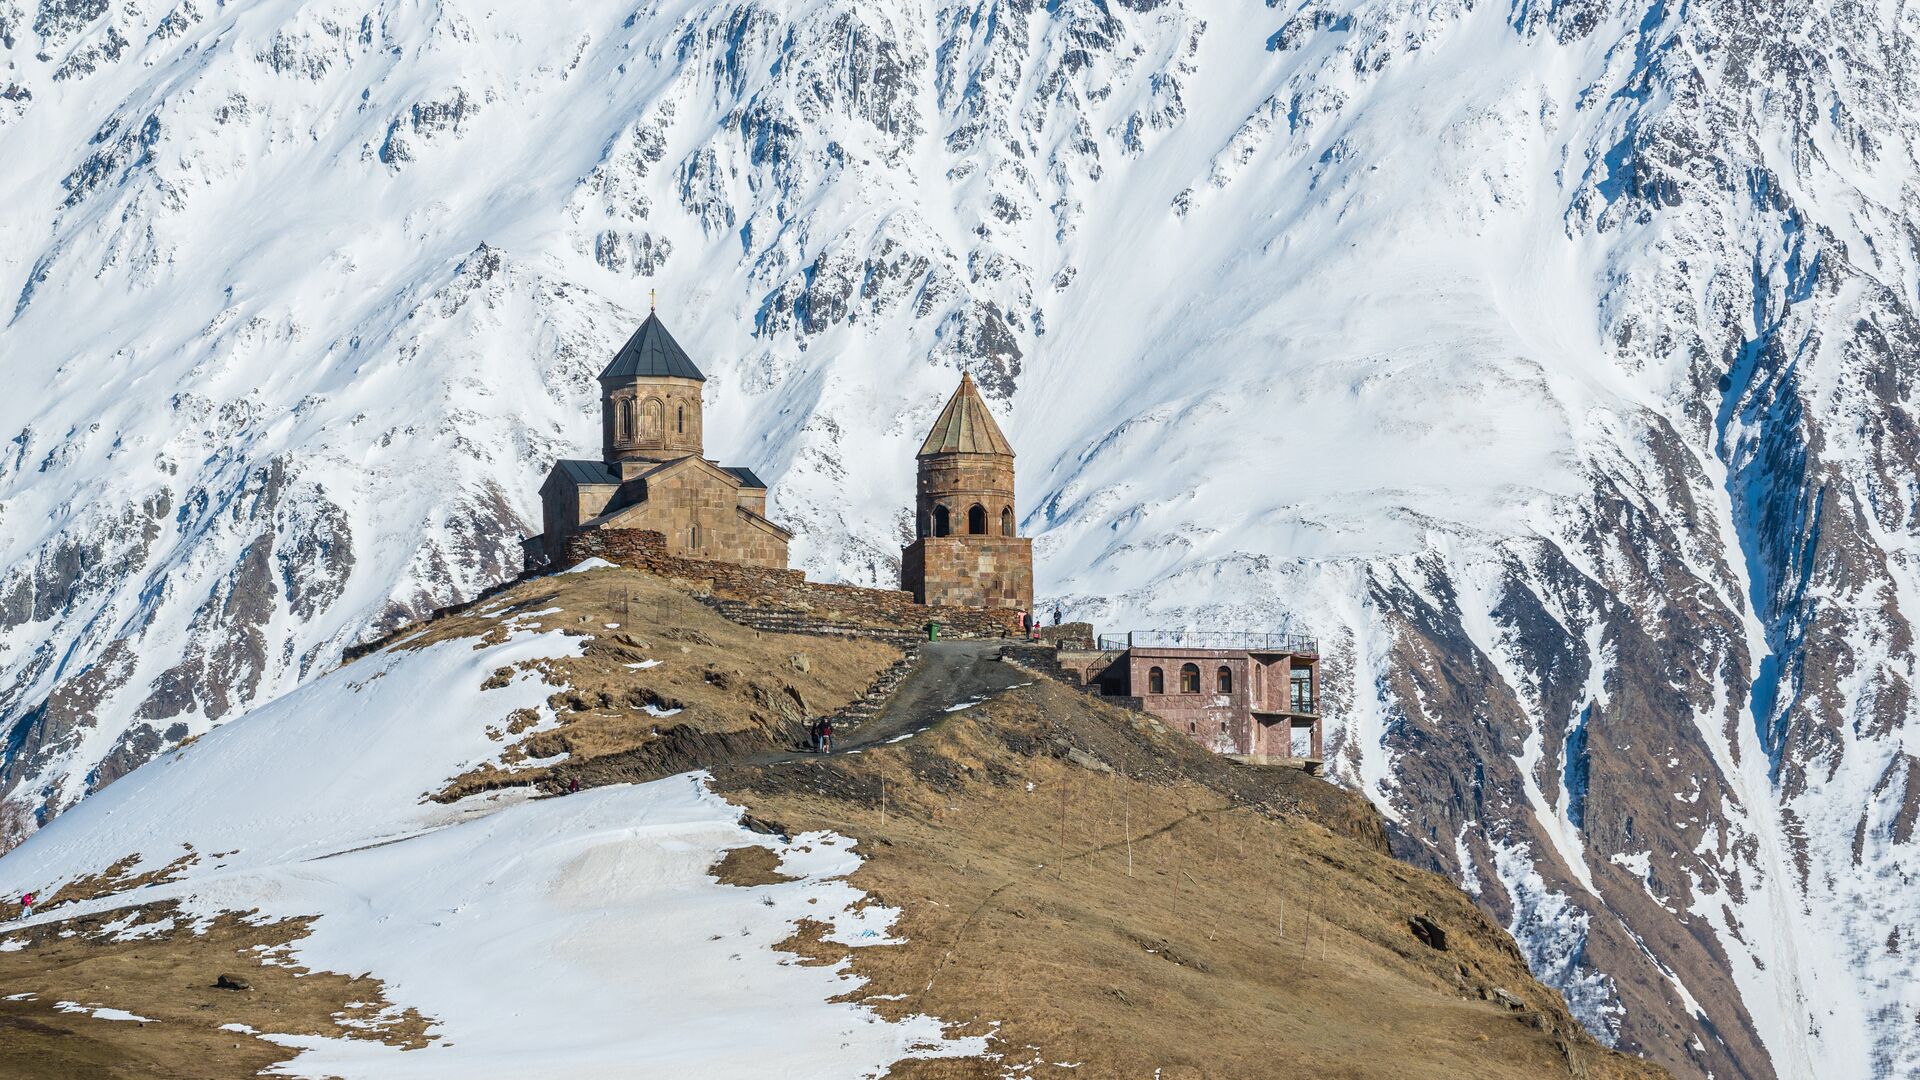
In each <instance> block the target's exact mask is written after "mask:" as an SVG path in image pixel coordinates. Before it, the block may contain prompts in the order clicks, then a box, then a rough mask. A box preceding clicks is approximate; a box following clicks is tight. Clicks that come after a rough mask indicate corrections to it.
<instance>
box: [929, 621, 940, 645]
mask: <svg viewBox="0 0 1920 1080" xmlns="http://www.w3.org/2000/svg"><path fill="white" fill-rule="evenodd" d="M927 640H928V641H939V640H940V624H939V623H937V622H934V621H932V620H931V619H929V620H928V621H927Z"/></svg>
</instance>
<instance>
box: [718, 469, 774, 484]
mask: <svg viewBox="0 0 1920 1080" xmlns="http://www.w3.org/2000/svg"><path fill="white" fill-rule="evenodd" d="M721 468H723V469H725V470H727V471H728V472H730V473H732V474H733V475H735V476H737V477H739V478H740V483H741V485H742V486H745V487H750V488H761V489H765V488H766V486H767V482H766V481H765V480H762V479H760V478H759V477H757V476H755V475H753V470H752V469H749V468H747V467H746V466H745V465H722V466H721Z"/></svg>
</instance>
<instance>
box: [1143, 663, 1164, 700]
mask: <svg viewBox="0 0 1920 1080" xmlns="http://www.w3.org/2000/svg"><path fill="white" fill-rule="evenodd" d="M1166 692H1167V676H1166V673H1165V672H1163V671H1161V670H1160V669H1159V668H1157V667H1156V668H1148V669H1147V693H1149V694H1164V693H1166Z"/></svg>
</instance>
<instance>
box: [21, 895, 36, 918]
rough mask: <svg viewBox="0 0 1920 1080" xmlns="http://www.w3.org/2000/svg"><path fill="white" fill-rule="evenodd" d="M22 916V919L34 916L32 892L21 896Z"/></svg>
mask: <svg viewBox="0 0 1920 1080" xmlns="http://www.w3.org/2000/svg"><path fill="white" fill-rule="evenodd" d="M20 917H21V918H22V919H31V918H33V894H32V893H26V894H24V895H22V896H21V897H20Z"/></svg>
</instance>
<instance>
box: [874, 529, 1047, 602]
mask: <svg viewBox="0 0 1920 1080" xmlns="http://www.w3.org/2000/svg"><path fill="white" fill-rule="evenodd" d="M900 580H901V583H902V584H904V585H905V586H906V587H907V588H908V589H909V590H911V591H912V592H913V594H914V596H915V598H916V599H918V600H920V601H921V602H923V603H925V604H927V605H928V606H929V607H1004V608H1010V609H1012V610H1014V611H1032V610H1033V541H1031V540H1029V539H1027V538H1026V537H1024V536H929V537H925V538H923V539H920V540H916V541H914V542H913V543H912V544H910V545H909V546H908V547H907V549H906V550H905V551H903V552H901V553H900Z"/></svg>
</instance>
